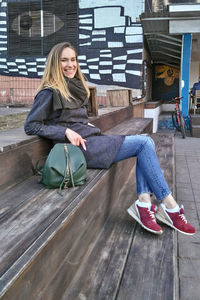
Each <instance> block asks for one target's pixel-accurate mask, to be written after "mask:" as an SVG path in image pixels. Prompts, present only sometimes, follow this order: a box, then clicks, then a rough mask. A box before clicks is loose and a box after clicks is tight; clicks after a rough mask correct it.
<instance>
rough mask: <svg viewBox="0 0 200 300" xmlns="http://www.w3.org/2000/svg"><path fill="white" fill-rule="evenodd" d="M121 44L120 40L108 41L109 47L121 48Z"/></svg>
mask: <svg viewBox="0 0 200 300" xmlns="http://www.w3.org/2000/svg"><path fill="white" fill-rule="evenodd" d="M123 46H124V45H123V43H122V42H108V47H109V48H123Z"/></svg>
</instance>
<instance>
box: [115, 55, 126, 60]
mask: <svg viewBox="0 0 200 300" xmlns="http://www.w3.org/2000/svg"><path fill="white" fill-rule="evenodd" d="M113 60H127V55H122V56H116V57H114V58H113Z"/></svg>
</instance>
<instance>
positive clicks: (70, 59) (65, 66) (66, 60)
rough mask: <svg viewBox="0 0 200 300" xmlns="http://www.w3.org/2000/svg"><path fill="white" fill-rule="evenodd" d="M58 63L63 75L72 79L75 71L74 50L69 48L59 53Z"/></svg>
mask: <svg viewBox="0 0 200 300" xmlns="http://www.w3.org/2000/svg"><path fill="white" fill-rule="evenodd" d="M60 62H61V69H62V73H63V75H64V76H66V77H69V78H74V76H75V74H76V71H77V60H76V53H75V52H74V50H73V49H71V48H69V47H67V48H64V49H63V51H62V53H61V57H60Z"/></svg>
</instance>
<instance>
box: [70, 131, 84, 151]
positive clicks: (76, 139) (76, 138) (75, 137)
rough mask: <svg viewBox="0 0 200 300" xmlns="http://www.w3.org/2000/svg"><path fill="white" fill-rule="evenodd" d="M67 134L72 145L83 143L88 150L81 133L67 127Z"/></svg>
mask: <svg viewBox="0 0 200 300" xmlns="http://www.w3.org/2000/svg"><path fill="white" fill-rule="evenodd" d="M65 135H66V137H67V138H68V140H69V141H70V142H71V143H72V145H74V146H80V145H81V146H82V147H83V149H84V150H86V146H85V143H86V140H85V139H83V138H82V136H80V134H78V133H77V132H75V131H74V130H71V129H69V128H67V129H66V131H65Z"/></svg>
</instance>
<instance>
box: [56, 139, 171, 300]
mask: <svg viewBox="0 0 200 300" xmlns="http://www.w3.org/2000/svg"><path fill="white" fill-rule="evenodd" d="M153 139H154V140H155V143H156V150H157V153H158V158H159V161H160V164H161V167H162V168H163V173H164V175H165V177H166V180H167V181H168V183H169V185H170V186H171V188H172V190H173V180H172V178H174V176H173V167H174V164H173V159H174V157H173V155H172V154H173V136H172V135H158V134H157V135H153ZM133 175H134V174H132V176H133ZM134 180H135V177H134V178H131V179H130V180H129V182H127V183H126V185H125V190H124V191H123V193H122V194H121V196H120V198H119V201H117V203H116V205H115V207H114V208H113V209H112V210H111V212H110V216H109V218H108V221H107V222H106V224H105V226H104V229H103V231H102V233H101V236H100V237H99V240H98V241H97V243H96V244H95V247H94V249H93V251H92V252H91V254H90V256H89V257H88V260H87V262H86V263H85V264H84V265H83V266H82V269H81V270H80V272H79V274H77V277H76V278H75V279H76V280H74V284H73V286H72V287H71V289H70V288H69V289H67V290H66V293H65V295H64V297H63V298H62V299H63V300H72V299H81V298H83V299H98V300H104V299H109V300H110V299H118V300H123V299H139V300H140V299H141V300H143V299H173V295H174V280H175V278H174V276H175V272H174V268H175V266H174V256H175V249H174V245H173V240H174V233H173V231H172V230H171V229H169V228H166V227H165V232H164V234H163V235H162V236H161V237H157V236H154V235H152V234H149V233H148V232H146V231H145V230H143V229H142V228H141V227H140V226H139V225H137V226H136V231H135V235H134V236H133V232H134V224H136V223H135V222H134V221H133V222H131V223H132V224H133V225H130V223H129V222H128V219H129V218H128V217H127V215H126V209H127V208H128V207H129V205H130V203H131V202H132V201H133V200H135V199H136V188H135V184H134ZM131 191H132V192H131Z"/></svg>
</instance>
